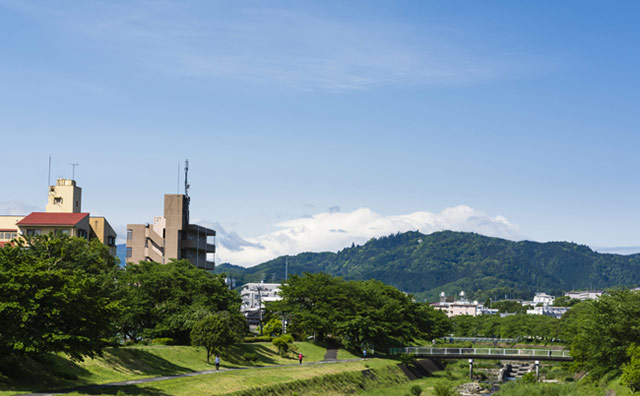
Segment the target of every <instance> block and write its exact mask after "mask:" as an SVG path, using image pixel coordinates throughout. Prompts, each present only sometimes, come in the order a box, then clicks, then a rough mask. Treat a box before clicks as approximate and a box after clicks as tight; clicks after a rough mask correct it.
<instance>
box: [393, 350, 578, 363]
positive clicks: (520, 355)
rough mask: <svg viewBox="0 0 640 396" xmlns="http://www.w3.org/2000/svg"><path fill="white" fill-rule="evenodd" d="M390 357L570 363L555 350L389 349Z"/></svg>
mask: <svg viewBox="0 0 640 396" xmlns="http://www.w3.org/2000/svg"><path fill="white" fill-rule="evenodd" d="M389 353H390V354H391V355H398V354H401V353H406V354H409V355H415V356H417V357H433V358H439V359H492V360H500V359H508V360H551V361H564V362H571V361H573V358H572V357H571V355H570V354H569V351H565V350H556V349H515V348H427V347H406V348H391V350H390V351H389Z"/></svg>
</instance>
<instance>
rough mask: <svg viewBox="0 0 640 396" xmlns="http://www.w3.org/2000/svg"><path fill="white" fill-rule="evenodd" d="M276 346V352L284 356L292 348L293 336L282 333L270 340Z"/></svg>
mask: <svg viewBox="0 0 640 396" xmlns="http://www.w3.org/2000/svg"><path fill="white" fill-rule="evenodd" d="M271 342H272V343H273V345H275V347H276V348H278V353H279V354H280V356H282V357H286V356H287V354H288V353H289V351H290V350H294V349H295V348H293V347H294V345H293V337H291V336H290V335H289V334H283V335H281V336H280V337H276V338H274V339H273V341H271Z"/></svg>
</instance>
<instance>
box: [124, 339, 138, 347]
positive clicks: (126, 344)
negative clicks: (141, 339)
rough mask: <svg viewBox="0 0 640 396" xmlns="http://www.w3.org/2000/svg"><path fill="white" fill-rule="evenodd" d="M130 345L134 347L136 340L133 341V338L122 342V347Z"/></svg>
mask: <svg viewBox="0 0 640 396" xmlns="http://www.w3.org/2000/svg"><path fill="white" fill-rule="evenodd" d="M131 345H136V340H134V339H133V338H127V339H126V340H124V346H131Z"/></svg>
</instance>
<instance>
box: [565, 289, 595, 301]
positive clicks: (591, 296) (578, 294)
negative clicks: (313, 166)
mask: <svg viewBox="0 0 640 396" xmlns="http://www.w3.org/2000/svg"><path fill="white" fill-rule="evenodd" d="M602 293H603V292H602V290H582V291H570V292H566V293H564V295H565V297H569V298H574V299H576V300H581V301H585V300H597V299H598V298H599V297H600V296H601V295H602Z"/></svg>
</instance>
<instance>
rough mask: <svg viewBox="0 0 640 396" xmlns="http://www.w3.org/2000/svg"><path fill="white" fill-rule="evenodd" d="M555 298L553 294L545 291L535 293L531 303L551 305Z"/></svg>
mask: <svg viewBox="0 0 640 396" xmlns="http://www.w3.org/2000/svg"><path fill="white" fill-rule="evenodd" d="M555 299H556V298H555V297H554V296H550V295H548V294H547V293H536V294H535V296H533V304H532V305H534V306H535V305H538V304H542V305H543V306H547V305H551V304H553V300H555Z"/></svg>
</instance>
